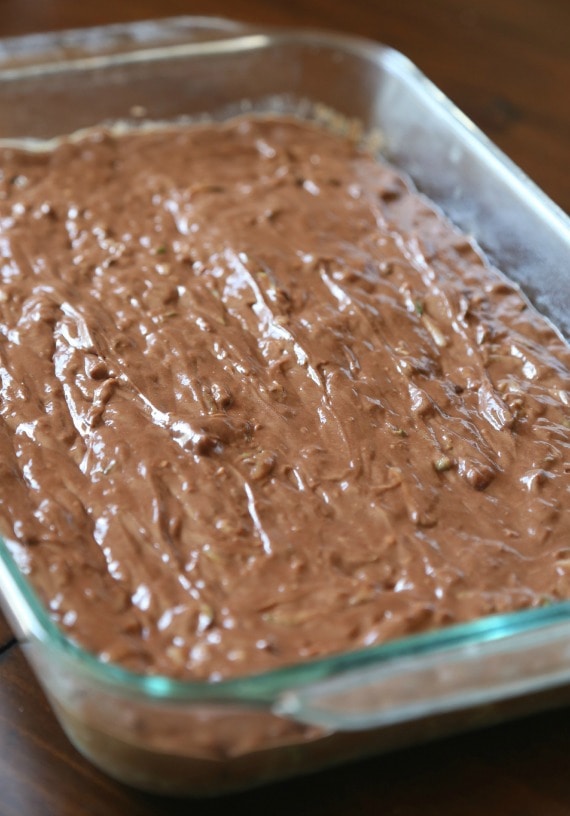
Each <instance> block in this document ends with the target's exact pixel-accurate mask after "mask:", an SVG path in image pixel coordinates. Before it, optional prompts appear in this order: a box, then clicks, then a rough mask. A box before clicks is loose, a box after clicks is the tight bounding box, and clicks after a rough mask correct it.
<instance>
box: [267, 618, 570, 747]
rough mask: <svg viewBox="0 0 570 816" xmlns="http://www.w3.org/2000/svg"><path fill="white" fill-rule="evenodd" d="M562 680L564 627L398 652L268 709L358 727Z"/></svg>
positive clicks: (569, 639)
mask: <svg viewBox="0 0 570 816" xmlns="http://www.w3.org/2000/svg"><path fill="white" fill-rule="evenodd" d="M568 681H570V624H569V623H568V622H562V623H557V624H554V625H550V626H548V627H543V628H540V629H536V630H534V631H531V632H528V631H527V632H524V633H519V634H516V635H511V636H508V637H502V638H499V639H496V640H489V641H486V642H479V643H471V644H466V645H461V646H456V647H453V648H450V649H442V650H438V652H435V653H434V652H430V654H424V655H421V654H419V655H418V654H416V655H414V656H412V657H399V658H397V659H393V660H389V661H386V662H383V663H381V664H379V665H375V666H369V667H364V668H362V669H360V670H357V671H349V672H345V673H344V674H341V675H338V676H336V677H334V678H330V679H327V680H323V681H320V682H316V683H314V684H311V685H309V686H305V687H301V688H297V689H294V690H291V691H289V692H287V693H285V694H284V695H282V696H281V697H280V699H279V700H278V702H277V705H276V706H275V708H274V710H275V712H276V713H278V714H280V715H282V716H287V717H290V718H293V719H295V720H297V721H300V722H303V723H305V724H309V725H316V726H319V727H323V728H327V729H331V730H335V731H358V730H365V729H369V728H375V727H378V726H387V725H393V724H396V723H399V722H406V721H409V720H412V719H414V720H415V719H419V718H422V717H426V716H431V715H434V714H440V713H443V712H450V711H457V710H459V709H468V708H472V707H474V706H481V705H488V704H492V703H495V702H498V701H500V700H503V699H506V698H512V697H519V696H521V695H524V694H527V693H534V692H537V691H540V690H543V689H547V688H551V687H555V686H560V685H563V684H564V683H567V682H568Z"/></svg>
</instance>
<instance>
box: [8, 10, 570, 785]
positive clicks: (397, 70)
mask: <svg viewBox="0 0 570 816" xmlns="http://www.w3.org/2000/svg"><path fill="white" fill-rule="evenodd" d="M248 111H260V112H268V111H270V112H286V113H294V114H296V115H299V116H303V117H310V118H317V119H320V120H321V121H323V122H324V123H325V124H327V125H328V126H331V127H336V128H338V127H342V128H345V129H346V128H349V129H352V130H353V131H355V132H359V133H360V132H362V133H363V134H368V135H369V136H372V137H373V138H374V139H375V140H376V141H378V140H380V141H381V152H382V154H383V155H384V156H385V157H386V158H387V159H388V160H389V161H390V162H391V163H392V164H394V165H395V166H397V167H399V168H401V169H402V170H404V171H405V172H406V173H407V174H408V175H409V176H410V177H411V178H412V179H413V181H414V183H415V184H416V186H417V187H418V188H419V189H420V191H422V192H423V193H425V194H427V195H428V196H429V197H430V198H431V199H432V200H433V201H435V202H436V204H438V205H439V206H440V207H441V208H442V209H443V210H444V212H445V213H446V214H447V215H448V216H449V217H450V218H451V219H452V220H453V221H454V222H455V223H456V224H457V225H458V226H460V227H461V228H462V229H463V230H465V231H466V232H468V233H469V234H470V235H473V236H474V237H475V238H476V239H477V241H478V242H479V244H480V245H481V246H482V247H483V249H484V250H485V251H486V253H487V254H488V256H489V257H490V259H491V260H492V261H493V262H494V263H495V264H496V265H497V266H498V267H499V268H501V269H502V270H503V272H505V273H506V274H507V275H509V276H510V277H511V278H512V279H513V280H514V281H516V282H518V283H519V284H520V285H521V286H522V288H523V290H524V291H525V293H526V294H527V295H528V296H529V298H530V299H531V300H532V301H533V302H534V303H535V304H536V305H537V306H538V307H539V308H540V310H541V311H542V312H543V313H545V314H546V315H547V316H548V317H549V318H550V319H551V320H552V321H553V322H554V324H555V325H556V326H557V327H558V328H559V330H560V331H561V333H562V334H565V335H566V336H568V335H569V334H570V275H569V272H568V258H569V253H570V222H569V219H568V218H567V217H566V216H565V215H564V213H562V212H561V211H560V210H559V209H558V208H557V207H556V206H555V205H554V204H553V203H552V202H551V201H550V200H549V199H548V198H547V197H546V196H545V195H544V194H543V193H542V192H541V191H540V190H539V189H537V188H536V187H535V185H534V184H532V182H530V181H529V180H528V179H527V178H526V177H525V176H524V175H523V173H522V172H521V171H520V170H518V169H517V168H516V167H515V166H514V165H513V164H512V163H511V162H510V161H509V160H508V159H507V158H506V157H505V156H503V155H502V154H501V153H500V152H499V151H498V150H497V149H496V148H495V147H494V146H493V145H492V144H491V143H490V142H489V141H488V140H487V139H486V138H485V137H484V136H483V135H482V134H481V133H480V132H479V131H478V130H477V128H476V127H475V126H474V125H473V124H472V123H471V122H470V121H469V120H468V119H467V118H466V117H465V116H464V115H463V114H462V113H461V112H460V111H459V110H457V109H456V108H455V107H454V106H453V105H452V104H451V103H450V102H449V101H448V100H447V99H446V98H445V97H444V96H443V94H441V92H440V91H438V90H437V89H436V88H435V87H434V86H433V85H432V84H431V83H430V82H429V81H428V80H427V79H426V78H425V77H424V76H423V75H422V74H421V73H420V72H419V71H418V70H417V69H416V68H415V67H414V66H413V65H412V64H411V63H410V62H409V61H408V60H407V59H406V58H405V57H404V56H402V55H401V54H399V53H397V52H395V51H393V50H392V49H390V48H386V47H384V46H381V45H377V44H374V43H370V42H366V41H362V40H357V39H354V38H351V37H346V36H342V35H336V34H330V33H327V34H324V33H320V32H311V31H304V30H296V31H293V30H259V29H254V28H251V27H247V28H246V27H244V26H241V25H240V24H238V23H233V22H230V21H226V20H218V19H215V18H178V19H174V20H163V21H159V22H147V23H142V24H140V23H139V24H134V25H124V26H109V27H106V28H100V29H91V30H86V31H76V32H64V33H63V34H55V35H52V34H49V35H37V36H31V37H23V38H18V39H14V40H6V41H4V42H3V43H0V140H2V141H3V142H5V141H6V140H8V141H12V140H16V141H17V142H18V143H21V141H22V140H30V139H32V140H33V139H49V138H52V137H55V136H58V135H62V134H66V133H70V132H72V131H76V130H78V129H81V128H85V127H88V126H90V125H93V124H97V123H100V122H104V121H105V122H111V121H116V120H127V121H129V120H134V121H136V120H139V119H140V118H141V117H142V118H144V119H149V120H166V121H173V120H179V119H180V118H184V117H190V118H191V119H193V120H195V119H200V118H202V117H204V116H209V117H213V118H226V117H228V116H231V115H233V114H236V113H240V112H248ZM0 599H1V601H2V605H3V608H4V609H5V612H6V615H7V617H8V619H9V621H10V623H11V625H12V627H13V629H14V632H15V633H16V635H17V636H18V638H19V640H20V642H21V644H22V646H23V649H24V651H25V653H26V655H27V657H28V659H29V661H30V663H31V664H32V666H33V667H34V669H35V671H36V673H37V676H38V678H39V680H40V682H41V683H42V685H43V687H44V689H45V691H46V693H47V695H48V697H49V698H50V700H51V702H52V704H53V707H54V710H55V712H56V714H57V716H58V717H59V719H60V721H61V723H62V726H63V728H64V729H65V731H66V732H67V734H68V735H69V737H70V739H71V740H72V742H73V743H74V744H75V745H76V746H77V748H78V749H79V750H80V751H81V752H82V753H84V754H85V755H86V756H87V757H88V758H90V759H91V760H92V761H93V762H94V763H95V764H96V765H98V766H99V767H101V768H103V769H104V770H105V771H106V772H108V773H109V774H110V775H112V776H114V777H116V778H118V779H120V780H122V781H124V782H126V783H128V784H131V785H134V786H137V787H139V788H141V789H146V790H152V791H161V792H165V793H170V794H184V795H195V796H199V795H215V794H220V793H224V792H228V791H231V790H236V789H242V788H246V787H249V786H252V785H257V784H261V783H262V782H266V781H270V780H273V779H277V778H281V777H285V776H290V775H293V774H298V773H306V772H309V771H313V770H316V769H318V768H321V767H324V766H327V765H330V764H333V763H338V762H341V761H345V760H348V759H354V758H357V757H360V756H364V755H366V754H369V753H371V752H377V751H386V750H389V749H392V748H395V747H397V746H400V745H404V744H409V743H411V742H416V741H420V740H425V739H428V738H432V737H435V736H439V735H442V734H444V733H449V732H451V731H457V730H459V729H463V728H468V727H474V726H476V725H480V724H487V723H489V722H492V721H496V720H498V719H501V718H505V717H508V716H514V715H518V714H520V713H522V712H527V711H532V710H536V709H537V708H539V707H545V706H551V705H556V704H560V703H561V702H565V701H567V700H568V699H570V690H569V689H570V684H568V681H569V680H570V603H566V602H564V603H557V604H552V605H550V606H545V607H543V608H540V609H535V610H531V611H521V612H516V613H511V614H506V615H500V616H492V617H488V618H485V619H481V620H478V621H475V622H473V623H469V624H463V625H459V626H451V627H448V628H446V629H442V630H440V631H436V632H429V633H427V634H422V635H416V636H413V637H407V638H402V639H399V640H394V641H392V642H390V643H387V644H384V645H381V646H376V647H371V648H368V649H365V650H360V651H356V652H350V653H346V654H342V655H338V656H334V657H331V658H327V659H321V660H317V661H313V662H303V663H301V664H298V665H295V666H291V667H289V668H285V669H281V670H278V671H274V672H269V673H265V674H260V675H252V676H246V677H243V678H239V679H236V680H229V681H224V682H216V683H209V682H190V681H187V682H181V681H174V680H171V679H168V678H166V677H160V676H138V675H135V674H132V673H130V672H128V671H125V670H123V669H121V668H120V667H117V666H114V665H110V664H106V663H103V662H101V661H99V660H97V659H96V658H94V657H93V656H92V655H90V654H88V653H87V652H86V651H84V650H82V649H81V648H80V647H78V646H77V645H76V644H74V643H73V642H71V641H70V640H68V639H67V638H66V637H65V635H64V634H62V632H61V631H60V630H59V629H58V628H57V627H56V626H55V624H54V623H53V622H52V621H51V620H50V618H49V615H48V614H47V612H46V610H45V609H44V608H43V606H42V605H41V603H40V602H39V600H38V598H37V597H36V595H35V594H34V592H33V590H32V589H31V587H30V586H29V584H28V583H27V581H26V579H25V578H24V577H23V576H22V574H21V573H20V571H19V570H18V568H17V566H16V564H15V563H14V561H13V560H12V558H11V556H10V554H9V553H8V550H7V548H6V546H5V545H4V544H3V543H2V542H1V541H0Z"/></svg>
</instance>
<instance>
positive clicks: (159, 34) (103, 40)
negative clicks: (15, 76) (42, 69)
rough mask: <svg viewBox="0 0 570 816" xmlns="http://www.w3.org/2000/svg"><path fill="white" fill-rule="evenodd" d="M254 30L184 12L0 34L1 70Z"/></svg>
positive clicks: (238, 24) (219, 19)
mask: <svg viewBox="0 0 570 816" xmlns="http://www.w3.org/2000/svg"><path fill="white" fill-rule="evenodd" d="M253 31H255V28H254V27H253V26H251V25H246V24H244V23H239V22H236V21H235V20H227V19H225V18H224V17H191V16H185V17H166V18H164V19H162V20H143V21H138V22H134V23H118V24H115V25H105V26H96V27H93V28H77V29H69V30H66V31H49V32H43V33H40V34H26V35H24V36H20V37H8V38H6V39H0V72H2V71H7V70H8V71H12V70H17V69H19V68H23V67H26V68H30V67H32V66H40V65H46V64H50V63H54V62H55V63H65V62H68V61H70V60H78V59H88V58H90V57H93V56H95V57H111V56H113V55H116V54H125V53H127V52H129V51H140V50H147V49H154V48H162V47H167V46H172V45H182V44H184V45H187V44H189V43H195V42H208V41H211V40H217V39H220V38H222V39H226V38H230V37H236V36H238V37H239V36H243V35H244V34H247V33H251V32H253Z"/></svg>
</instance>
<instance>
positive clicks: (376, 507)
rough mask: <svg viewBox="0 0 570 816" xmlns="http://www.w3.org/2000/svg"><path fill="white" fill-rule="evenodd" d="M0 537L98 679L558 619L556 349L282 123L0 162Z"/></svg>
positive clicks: (362, 181) (255, 666)
mask: <svg viewBox="0 0 570 816" xmlns="http://www.w3.org/2000/svg"><path fill="white" fill-rule="evenodd" d="M0 179H1V180H0V264H1V287H0V337H1V340H0V375H1V391H0V400H1V401H0V409H1V410H0V415H1V420H0V421H1V424H0V468H1V476H0V529H1V531H2V533H3V535H4V536H5V538H6V540H7V541H8V544H9V546H10V549H11V551H12V553H13V554H14V557H15V558H16V560H17V562H18V564H19V566H20V568H21V569H22V570H23V571H24V572H25V573H27V574H28V575H29V579H30V580H31V582H32V584H33V586H34V587H35V588H36V590H37V591H38V593H39V594H40V596H41V597H42V599H43V600H44V602H45V604H46V605H47V607H48V608H49V612H50V615H51V616H52V617H53V618H54V620H55V621H57V623H58V624H59V625H60V626H61V627H62V628H63V629H64V630H65V632H66V633H67V634H68V635H69V636H70V637H71V638H73V639H75V640H77V641H78V642H79V643H81V644H82V645H83V646H85V647H86V648H87V649H89V650H91V651H93V652H95V653H97V654H98V655H99V656H100V657H101V659H103V660H105V661H113V662H119V663H120V664H122V665H123V666H125V667H127V668H130V669H134V670H136V671H141V672H149V673H163V674H167V675H171V676H175V677H185V678H211V679H214V680H215V679H220V678H225V677H230V676H235V675H240V674H245V673H250V672H257V671H262V670H268V669H272V668H274V667H277V666H280V665H283V664H290V663H294V662H297V661H298V660H300V659H301V660H305V659H309V658H314V657H317V656H322V655H327V654H331V653H335V652H341V651H345V650H347V649H356V648H360V647H363V646H368V645H371V644H375V643H379V642H382V641H384V640H386V639H388V638H393V637H397V636H401V635H405V634H408V633H410V632H416V631H419V630H424V629H427V628H434V627H440V626H442V625H444V624H450V623H453V622H456V621H465V620H469V619H472V618H476V617H479V616H482V615H486V614H489V613H493V612H505V611H508V610H513V609H518V608H521V607H532V606H537V605H540V604H543V603H545V602H550V601H552V600H555V599H558V598H567V597H570V513H569V512H568V504H569V502H568V500H569V492H570V350H569V349H568V347H567V346H566V345H565V344H564V343H563V341H562V340H561V339H560V338H559V337H558V336H557V334H556V333H555V331H554V330H553V329H552V328H551V327H550V326H549V324H548V323H547V322H546V321H545V320H544V319H543V318H541V317H540V316H539V315H538V314H537V313H536V312H535V311H534V310H533V309H532V308H531V307H530V306H529V305H528V304H527V303H526V302H525V301H524V300H523V298H522V297H521V295H520V293H519V292H518V291H517V289H516V288H515V287H514V286H513V285H511V284H510V283H508V282H507V281H506V280H505V279H504V278H503V277H502V276H501V275H500V274H499V273H497V272H496V271H494V270H493V269H491V268H490V267H489V265H488V264H487V263H486V262H485V261H484V260H483V259H482V258H481V256H480V254H479V253H478V252H477V250H476V249H475V248H474V247H473V245H472V242H471V241H470V240H469V239H468V238H467V237H465V236H464V235H462V234H460V233H459V232H457V231H456V230H455V229H454V228H453V227H452V226H451V225H450V224H449V223H448V222H446V220H445V219H444V218H443V217H442V216H441V214H439V213H438V212H436V211H435V210H434V209H433V207H432V206H430V205H429V203H427V202H426V201H425V200H424V199H422V198H421V197H420V196H419V195H417V194H416V193H414V192H411V191H410V189H409V188H408V187H407V185H406V183H405V182H404V181H403V179H402V178H401V177H400V176H399V175H397V174H396V173H395V172H394V170H392V169H390V168H389V167H387V166H383V165H382V164H381V163H379V162H377V161H376V160H374V159H373V158H372V157H371V156H369V155H366V154H365V153H362V152H359V150H358V149H357V148H356V147H355V146H354V145H353V144H352V143H350V142H349V141H348V140H344V139H342V138H340V137H337V136H334V135H331V134H328V133H325V132H323V131H321V130H319V129H317V128H316V127H313V126H311V125H307V124H303V123H300V122H296V121H293V120H288V119H253V118H252V119H239V120H234V121H232V122H229V123H226V124H223V125H208V126H200V127H192V128H190V127H187V128H186V127H185V128H183V127H180V128H171V129H163V130H153V131H146V132H145V131H143V132H130V133H127V134H124V135H112V134H111V133H109V132H106V131H104V130H95V131H93V132H91V133H90V134H88V135H87V136H84V137H82V138H80V139H74V140H68V141H64V142H62V143H60V144H59V145H58V146H57V147H55V148H54V149H53V150H50V151H45V152H26V151H23V150H16V149H7V148H4V149H3V150H2V151H0Z"/></svg>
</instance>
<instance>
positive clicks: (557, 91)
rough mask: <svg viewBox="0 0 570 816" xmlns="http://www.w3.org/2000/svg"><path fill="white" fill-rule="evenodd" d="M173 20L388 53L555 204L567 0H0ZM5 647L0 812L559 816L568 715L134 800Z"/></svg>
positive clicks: (18, 24)
mask: <svg viewBox="0 0 570 816" xmlns="http://www.w3.org/2000/svg"><path fill="white" fill-rule="evenodd" d="M188 13H192V14H213V15H220V16H227V17H233V18H235V19H241V20H244V21H249V22H254V23H260V24H269V25H273V24H282V25H302V26H312V27H319V28H331V29H338V30H341V31H344V32H348V33H354V34H358V35H361V36H366V37H369V38H371V39H375V40H380V41H383V42H385V43H387V44H389V45H392V46H394V47H396V48H398V49H399V50H401V51H402V52H404V53H405V54H406V55H407V56H409V57H410V58H411V59H412V60H413V61H414V62H415V63H416V64H417V65H418V66H419V67H420V68H421V69H422V70H423V71H424V72H425V73H426V74H427V75H428V76H429V77H430V78H431V79H432V80H433V81H434V82H435V83H436V84H437V85H438V86H439V87H440V88H441V89H442V90H443V91H444V92H445V93H446V94H448V95H449V96H450V97H451V98H452V99H453V100H454V101H455V102H456V103H457V104H458V106H459V107H460V108H461V109H462V110H463V111H464V112H465V113H467V114H468V115H469V116H470V117H471V118H472V119H473V120H474V121H475V122H476V123H477V124H478V125H480V127H482V129H483V130H484V131H485V132H486V133H487V134H488V135H489V136H490V137H491V138H492V139H493V140H494V141H495V142H496V143H497V144H498V145H499V146H500V147H501V148H502V149H503V150H504V151H505V152H506V153H507V154H508V155H509V156H510V157H511V158H512V159H513V160H514V161H515V162H516V163H517V164H519V165H520V166H521V167H522V168H523V169H524V170H525V171H526V172H527V173H528V174H529V175H530V176H531V177H532V178H533V179H534V180H535V181H536V182H537V183H538V184H539V186H541V187H542V188H543V189H544V190H545V191H546V192H547V193H548V194H549V195H550V196H551V197H552V198H553V199H554V200H555V201H556V202H557V203H558V204H559V205H560V206H562V207H563V208H564V209H565V210H566V211H569V210H570V173H568V170H567V165H568V147H569V144H570V104H568V89H569V88H570V42H569V32H570V3H568V2H567V0H472V1H471V2H470V3H469V4H466V3H457V2H454V0H431V1H430V2H429V3H426V2H425V0H399V2H395V0H351V2H349V3H347V2H346V0H288V2H286V3H285V2H283V3H277V2H274V3H268V2H266V0H235V1H234V2H230V0H196V2H193V3H188V2H187V0H121V2H117V0H98V2H97V3H83V2H77V0H0V36H11V35H17V34H24V33H28V32H32V31H40V30H50V29H62V28H68V27H74V26H85V25H99V24H104V23H108V22H118V21H128V20H135V19H145V18H152V17H161V16H171V15H177V14H188ZM10 643H11V634H10V632H9V629H8V627H7V625H6V623H5V622H4V620H3V619H2V618H1V616H0V816H39V814H41V816H52V814H53V816H75V814H77V815H78V816H79V814H102V813H104V814H105V815H106V816H115V814H116V815H117V816H119V814H121V816H123V815H124V814H127V815H128V816H130V815H131V814H133V815H134V816H138V814H141V816H147V814H148V815H150V814H182V813H188V812H191V811H192V812H193V811H194V808H195V809H196V812H199V813H200V814H204V816H209V815H210V814H211V815H212V816H213V815H214V814H221V813H227V812H228V811H229V810H230V809H237V808H240V812H248V813H249V814H250V816H257V814H264V816H265V814H267V813H271V814H272V816H281V815H283V816H285V814H290V813H295V814H298V815H299V816H304V814H329V815H330V816H341V814H343V815H344V814H363V815H364V816H372V814H378V813H382V814H383V816H396V815H397V816H432V814H433V816H455V814H459V813H461V814H462V816H479V814H483V813H484V814H486V815H487V816H488V815H489V814H501V816H542V815H543V814H544V816H567V814H570V775H569V774H568V773H567V758H568V756H570V709H562V710H560V711H558V712H554V713H549V714H543V715H537V716H534V717H532V718H527V719H525V720H520V721H518V722H516V723H513V724H510V725H505V726H501V727H496V728H493V729H487V730H485V731H480V732H478V733H476V734H470V735H464V736H460V737H456V738H453V739H448V740H444V741H441V742H439V743H436V744H433V745H429V746H424V747H421V748H414V749H410V750H407V751H400V752H397V753H395V754H392V755H390V756H387V757H379V758H376V759H372V760H369V761H367V762H361V763H359V764H355V765H351V766H346V767H344V768H341V769H337V770H334V771H330V772H325V773H321V774H318V775H315V776H312V777H307V778H305V779H299V780H295V781H291V782H288V783H286V784H285V783H284V784H279V785H274V786H270V787H268V788H265V789H262V790H259V791H253V792H251V793H247V794H243V795H240V796H237V797H230V798H226V799H223V800H219V801H215V800H214V801H208V802H200V803H199V805H196V806H195V805H192V804H188V803H187V802H183V801H176V800H173V801H169V800H164V799H160V798H157V797H151V796H146V795H143V794H140V793H137V792H135V791H131V790H129V789H127V788H126V787H123V786H121V785H119V784H117V783H115V782H113V781H111V780H109V779H108V778H107V777H105V776H104V775H103V774H100V773H99V772H98V771H97V770H95V769H94V768H93V767H92V766H91V765H90V764H89V763H87V762H86V761H85V760H83V759H82V758H81V757H80V756H79V755H78V754H77V752H76V751H75V750H74V749H73V748H72V747H71V746H70V744H69V743H68V741H67V739H66V738H65V736H64V735H63V733H62V732H61V730H60V728H59V726H58V725H57V723H56V721H55V719H54V716H53V714H52V713H51V710H50V708H49V706H48V704H47V702H46V700H45V698H44V696H43V694H42V692H41V690H40V689H39V687H38V685H37V683H36V681H35V679H34V678H33V676H32V674H31V672H30V670H29V668H28V667H27V664H26V663H25V661H24V659H23V656H22V654H21V651H20V648H19V647H18V646H10ZM6 647H7V648H6Z"/></svg>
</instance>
